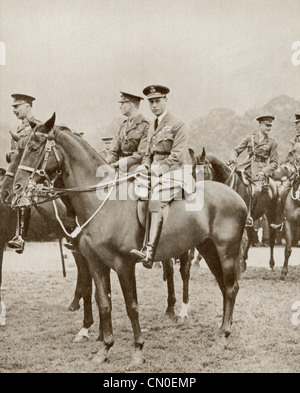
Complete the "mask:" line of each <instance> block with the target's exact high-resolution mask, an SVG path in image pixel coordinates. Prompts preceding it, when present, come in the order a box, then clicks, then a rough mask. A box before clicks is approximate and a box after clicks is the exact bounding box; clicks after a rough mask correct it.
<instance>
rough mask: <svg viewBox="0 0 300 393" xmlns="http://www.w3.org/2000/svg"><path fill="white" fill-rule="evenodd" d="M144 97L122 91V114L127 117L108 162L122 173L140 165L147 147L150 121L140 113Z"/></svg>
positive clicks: (107, 157)
mask: <svg viewBox="0 0 300 393" xmlns="http://www.w3.org/2000/svg"><path fill="white" fill-rule="evenodd" d="M141 100H143V97H140V96H137V95H134V94H131V93H126V92H123V91H121V99H120V101H119V103H120V104H121V105H120V109H121V112H122V114H123V115H124V116H126V117H127V119H125V120H124V121H123V123H122V124H121V126H120V129H119V131H118V134H117V135H116V137H115V138H114V140H113V141H112V143H111V146H110V149H109V152H108V154H107V156H106V158H105V159H106V161H107V162H108V163H109V164H112V166H114V167H115V168H119V170H120V171H122V172H125V173H126V172H128V170H129V168H130V167H132V166H133V165H139V164H140V163H141V161H142V158H143V156H144V154H145V151H146V147H147V134H148V128H149V124H150V123H149V121H148V120H147V119H146V118H145V117H144V116H143V115H142V114H141V113H140V112H139V107H140V101H141Z"/></svg>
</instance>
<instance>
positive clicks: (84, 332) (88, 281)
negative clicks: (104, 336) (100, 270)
mask: <svg viewBox="0 0 300 393" xmlns="http://www.w3.org/2000/svg"><path fill="white" fill-rule="evenodd" d="M74 258H75V261H76V265H77V268H78V278H77V287H76V290H77V288H78V287H79V288H80V296H81V297H82V298H83V328H82V329H81V330H80V332H79V333H78V334H77V336H76V337H75V339H74V342H83V341H86V340H88V339H89V335H88V329H89V328H90V327H91V326H92V324H93V323H94V320H93V310H92V289H93V288H92V276H91V274H90V270H89V267H88V264H87V262H86V260H85V258H84V257H83V256H82V255H81V254H80V253H78V252H75V253H74ZM75 296H76V293H75Z"/></svg>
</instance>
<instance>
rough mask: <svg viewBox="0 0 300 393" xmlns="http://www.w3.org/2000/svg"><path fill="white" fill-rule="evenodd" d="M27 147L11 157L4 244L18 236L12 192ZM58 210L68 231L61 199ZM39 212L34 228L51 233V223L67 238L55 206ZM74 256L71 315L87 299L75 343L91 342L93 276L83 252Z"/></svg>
mask: <svg viewBox="0 0 300 393" xmlns="http://www.w3.org/2000/svg"><path fill="white" fill-rule="evenodd" d="M27 139H28V138H27ZM25 144H26V139H25V138H24V139H23V140H22V141H20V143H18V149H17V150H16V151H15V153H14V154H13V156H12V157H11V162H10V164H9V167H8V169H7V171H6V172H5V175H4V178H3V180H2V185H1V199H2V201H3V202H4V203H1V204H0V214H1V218H2V219H1V234H2V235H3V236H1V240H3V239H5V241H7V240H9V238H10V239H11V238H12V236H13V234H14V233H15V228H16V212H15V210H12V209H11V207H10V203H11V199H12V196H13V193H12V188H13V178H14V174H15V173H16V172H17V168H18V165H19V163H20V160H21V157H22V154H23V151H24V146H25ZM56 206H57V210H58V213H59V216H60V217H61V218H62V221H63V223H64V225H65V227H68V224H69V221H70V219H69V217H68V215H67V212H66V206H65V204H64V203H62V201H61V200H60V199H59V200H57V201H56ZM35 210H36V213H37V214H31V227H34V226H35V224H36V223H37V221H38V224H39V226H43V227H45V230H46V231H47V230H48V231H49V229H50V228H49V223H51V225H50V226H51V230H52V231H53V232H54V233H55V234H56V236H57V237H58V238H59V239H61V238H62V237H63V236H65V233H64V232H63V230H62V228H61V226H60V225H59V223H58V221H57V219H56V217H55V212H54V207H53V205H52V203H51V202H46V203H43V204H41V205H36V208H35ZM32 213H33V212H32ZM2 215H3V217H2ZM43 223H44V225H43ZM45 224H46V225H45ZM29 232H30V229H29ZM2 252H3V251H2ZM72 255H73V256H74V260H75V263H76V267H77V283H76V289H75V294H74V298H73V300H72V302H71V304H70V305H69V307H68V310H70V311H76V310H79V308H80V300H81V299H83V310H84V319H83V327H82V329H81V330H80V332H79V333H78V334H77V335H76V337H75V339H74V341H75V342H82V341H85V340H86V339H88V337H89V336H88V329H89V328H90V327H91V325H92V324H93V313H92V278H91V275H90V272H89V268H88V265H87V262H86V261H85V259H84V257H83V256H82V255H81V254H80V252H79V251H78V250H74V251H73V252H72ZM1 268H2V266H1ZM1 270H2V269H1ZM0 273H1V276H0V278H1V279H2V271H1V272H0ZM0 284H1V281H0ZM0 288H1V285H0Z"/></svg>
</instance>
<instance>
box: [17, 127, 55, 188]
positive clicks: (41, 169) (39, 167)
mask: <svg viewBox="0 0 300 393" xmlns="http://www.w3.org/2000/svg"><path fill="white" fill-rule="evenodd" d="M34 136H43V137H44V138H45V146H44V149H43V152H42V154H41V155H40V157H39V159H38V161H37V163H36V164H35V166H34V168H32V167H29V166H26V165H19V166H18V170H19V169H21V170H23V171H27V172H30V173H31V175H30V176H29V177H28V186H27V187H28V190H33V189H37V188H38V185H37V183H36V182H35V181H34V176H35V175H36V174H37V175H38V176H40V177H43V178H45V180H46V184H47V186H48V187H49V188H53V187H54V183H55V182H56V180H57V179H58V177H59V176H60V175H61V173H62V171H61V165H62V162H61V159H60V157H59V154H58V151H57V147H56V143H55V139H54V138H55V134H54V129H52V130H51V131H50V132H49V134H47V135H46V134H44V133H42V132H35V131H33V133H32V135H31V137H30V138H29V140H28V142H27V144H28V143H29V142H30V141H31V138H32V137H34ZM51 151H52V152H53V154H54V157H55V159H56V161H57V163H58V169H57V170H56V171H55V175H54V177H53V178H52V179H51V178H50V176H49V175H48V174H47V172H46V167H47V163H48V159H49V156H50V153H51Z"/></svg>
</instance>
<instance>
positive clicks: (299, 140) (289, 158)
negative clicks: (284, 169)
mask: <svg viewBox="0 0 300 393" xmlns="http://www.w3.org/2000/svg"><path fill="white" fill-rule="evenodd" d="M290 142H291V144H292V147H291V148H290V150H289V152H288V155H287V161H289V162H290V163H292V162H293V147H294V145H295V143H300V133H297V135H296V136H295V138H294V139H291V140H290Z"/></svg>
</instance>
